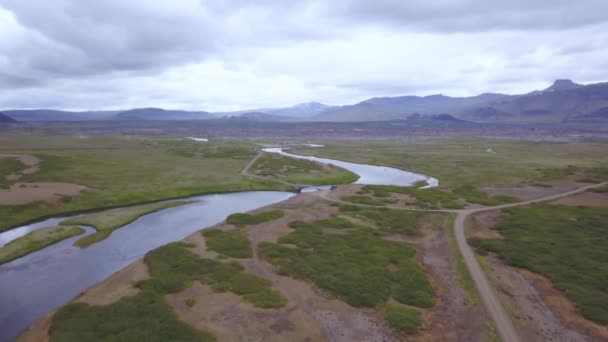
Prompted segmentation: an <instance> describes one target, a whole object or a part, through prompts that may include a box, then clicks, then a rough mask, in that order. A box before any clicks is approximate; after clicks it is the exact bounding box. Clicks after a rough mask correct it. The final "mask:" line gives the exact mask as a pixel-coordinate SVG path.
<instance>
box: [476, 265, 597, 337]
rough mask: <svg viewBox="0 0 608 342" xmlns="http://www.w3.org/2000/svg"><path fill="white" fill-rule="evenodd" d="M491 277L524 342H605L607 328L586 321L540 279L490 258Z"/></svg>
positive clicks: (565, 299) (538, 276)
mask: <svg viewBox="0 0 608 342" xmlns="http://www.w3.org/2000/svg"><path fill="white" fill-rule="evenodd" d="M487 260H488V263H489V265H490V268H491V271H490V275H491V278H492V279H493V281H494V285H495V286H496V287H497V289H498V293H499V294H500V296H501V298H502V300H503V303H506V304H508V307H509V308H510V310H509V311H510V312H511V313H512V317H513V318H514V320H515V322H514V323H515V324H516V326H517V327H518V328H519V331H520V334H521V337H522V340H524V341H569V342H570V341H606V340H608V328H606V327H602V326H599V325H597V324H595V323H593V322H590V321H588V320H586V319H584V318H583V317H582V316H581V315H580V314H579V313H578V312H577V311H576V307H575V306H574V304H573V303H572V302H571V301H570V300H568V298H566V297H565V295H564V294H562V293H561V292H560V291H559V290H557V289H555V288H554V287H553V286H552V285H551V282H550V281H549V280H548V279H547V278H545V277H543V276H540V275H537V274H534V273H531V272H529V271H527V270H520V269H516V268H513V267H510V266H507V265H505V264H504V263H503V262H502V261H500V259H499V258H497V257H496V256H493V255H490V256H488V257H487Z"/></svg>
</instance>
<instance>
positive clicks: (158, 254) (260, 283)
mask: <svg viewBox="0 0 608 342" xmlns="http://www.w3.org/2000/svg"><path fill="white" fill-rule="evenodd" d="M144 261H145V262H146V264H147V265H148V268H149V271H150V275H151V276H152V278H151V279H150V280H146V281H144V282H142V283H141V284H140V285H139V286H140V287H142V288H144V289H153V290H154V291H155V292H157V293H159V294H167V293H175V292H179V291H182V290H185V289H186V288H188V287H190V285H191V284H192V282H193V281H195V280H197V281H200V282H202V283H205V284H208V285H210V286H212V287H213V288H214V289H215V290H218V291H220V290H222V291H232V292H234V293H236V294H240V295H243V297H244V298H245V299H246V300H247V301H250V302H251V303H252V304H253V305H255V306H259V307H264V308H269V307H281V306H283V305H284V304H285V303H286V301H285V299H284V298H283V297H282V296H280V295H279V294H278V293H277V292H276V291H274V290H273V289H272V286H271V285H272V284H271V283H270V282H269V281H268V280H266V279H264V278H260V277H257V276H253V275H250V274H246V273H244V271H243V267H242V266H241V265H240V264H238V263H223V262H219V261H216V260H211V259H205V258H200V257H198V256H197V255H195V254H194V253H192V252H190V251H189V250H188V247H184V246H183V245H180V244H178V243H172V244H169V245H166V246H163V247H160V248H157V249H155V250H153V251H151V252H149V253H148V254H146V256H145V258H144ZM269 298H270V299H272V300H269Z"/></svg>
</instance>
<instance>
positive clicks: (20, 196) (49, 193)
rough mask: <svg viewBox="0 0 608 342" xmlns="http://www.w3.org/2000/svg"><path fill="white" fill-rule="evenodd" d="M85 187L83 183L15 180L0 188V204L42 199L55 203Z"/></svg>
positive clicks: (78, 192) (23, 202) (19, 203)
mask: <svg viewBox="0 0 608 342" xmlns="http://www.w3.org/2000/svg"><path fill="white" fill-rule="evenodd" d="M85 189H87V187H86V186H84V185H79V184H73V183H54V182H33V183H21V182H17V183H14V184H12V185H11V187H10V188H9V189H0V205H21V204H28V203H33V202H40V201H44V202H47V203H57V202H58V201H60V200H61V198H62V197H65V196H70V197H71V196H77V195H79V194H80V193H81V192H82V191H84V190H85Z"/></svg>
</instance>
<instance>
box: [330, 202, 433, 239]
mask: <svg viewBox="0 0 608 342" xmlns="http://www.w3.org/2000/svg"><path fill="white" fill-rule="evenodd" d="M341 210H343V211H344V212H345V213H349V214H350V215H352V216H354V217H356V218H359V219H363V220H365V221H367V222H369V223H370V224H371V225H373V226H374V227H376V228H378V229H379V230H380V231H383V232H387V233H403V234H413V233H415V232H416V221H417V220H418V218H419V217H420V216H421V215H422V214H421V213H418V212H413V211H405V210H397V209H367V208H366V209H360V210H356V211H349V208H344V207H343V208H341Z"/></svg>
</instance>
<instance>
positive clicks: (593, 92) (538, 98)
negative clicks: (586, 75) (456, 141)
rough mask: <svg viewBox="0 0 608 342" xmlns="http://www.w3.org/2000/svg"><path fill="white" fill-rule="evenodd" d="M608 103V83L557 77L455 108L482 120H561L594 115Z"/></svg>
mask: <svg viewBox="0 0 608 342" xmlns="http://www.w3.org/2000/svg"><path fill="white" fill-rule="evenodd" d="M606 107H608V83H597V84H590V85H577V84H576V83H574V82H571V81H569V82H568V81H559V80H558V81H556V82H555V83H554V84H553V85H552V86H551V87H549V88H547V89H545V90H543V91H536V92H532V93H529V94H524V95H512V96H508V97H505V98H502V99H498V100H493V101H488V102H486V103H485V104H484V105H483V106H481V107H474V108H469V109H466V110H463V111H460V112H455V113H454V112H452V113H453V114H454V115H455V116H457V117H460V118H463V119H466V120H473V121H482V122H520V123H559V122H564V121H568V118H573V117H582V116H586V115H592V114H593V113H596V112H597V111H601V110H602V109H603V108H606Z"/></svg>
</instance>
